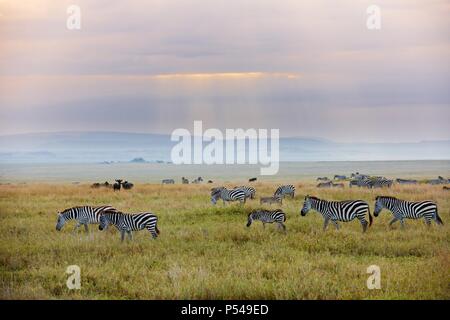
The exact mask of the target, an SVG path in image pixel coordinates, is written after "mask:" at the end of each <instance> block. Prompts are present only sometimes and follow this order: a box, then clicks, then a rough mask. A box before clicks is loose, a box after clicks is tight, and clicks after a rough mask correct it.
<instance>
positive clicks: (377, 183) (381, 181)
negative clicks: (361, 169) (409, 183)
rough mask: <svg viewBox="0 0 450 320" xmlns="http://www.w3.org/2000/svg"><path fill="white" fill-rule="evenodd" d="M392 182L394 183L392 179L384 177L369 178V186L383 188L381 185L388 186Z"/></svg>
mask: <svg viewBox="0 0 450 320" xmlns="http://www.w3.org/2000/svg"><path fill="white" fill-rule="evenodd" d="M393 183H394V181H393V180H389V179H386V178H384V177H375V178H372V179H370V185H371V188H383V187H388V188H390V187H391V186H392V184H393Z"/></svg>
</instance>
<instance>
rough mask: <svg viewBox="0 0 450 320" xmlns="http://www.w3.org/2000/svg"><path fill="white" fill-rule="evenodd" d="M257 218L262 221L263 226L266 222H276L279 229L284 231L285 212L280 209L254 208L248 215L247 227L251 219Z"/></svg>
mask: <svg viewBox="0 0 450 320" xmlns="http://www.w3.org/2000/svg"><path fill="white" fill-rule="evenodd" d="M255 220H259V221H261V222H262V224H263V227H264V228H265V227H266V223H274V222H275V223H276V224H277V225H278V228H279V229H283V231H284V232H286V226H285V225H284V222H285V221H286V214H285V213H284V212H283V211H281V210H280V209H277V210H272V211H271V210H255V211H252V212H250V214H249V215H248V221H247V227H250V225H251V224H252V222H253V221H255Z"/></svg>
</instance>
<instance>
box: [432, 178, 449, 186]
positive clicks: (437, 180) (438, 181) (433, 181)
mask: <svg viewBox="0 0 450 320" xmlns="http://www.w3.org/2000/svg"><path fill="white" fill-rule="evenodd" d="M448 182H449V181H448V179H444V178H443V177H441V176H439V177H438V178H437V179H431V180H428V183H429V184H431V185H436V184H446V183H448Z"/></svg>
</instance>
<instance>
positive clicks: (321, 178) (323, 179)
mask: <svg viewBox="0 0 450 320" xmlns="http://www.w3.org/2000/svg"><path fill="white" fill-rule="evenodd" d="M329 180H330V179H328V177H318V178H317V179H316V181H329Z"/></svg>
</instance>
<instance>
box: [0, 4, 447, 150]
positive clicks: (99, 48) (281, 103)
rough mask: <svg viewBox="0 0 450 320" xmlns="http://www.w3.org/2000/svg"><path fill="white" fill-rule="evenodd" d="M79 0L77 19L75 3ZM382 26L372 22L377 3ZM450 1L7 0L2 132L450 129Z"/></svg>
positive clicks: (1, 20)
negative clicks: (72, 20)
mask: <svg viewBox="0 0 450 320" xmlns="http://www.w3.org/2000/svg"><path fill="white" fill-rule="evenodd" d="M72 4H75V5H78V6H79V7H80V9H81V29H80V30H69V29H67V27H66V21H67V18H68V17H69V14H67V11H66V10H67V7H68V6H69V5H72ZM372 4H376V5H378V6H379V8H380V9H381V29H380V30H369V29H368V28H367V26H366V21H367V18H368V14H367V12H366V9H367V7H368V6H369V5H372ZM449 16H450V1H448V0H446V1H445V0H428V1H418V0H379V1H373V0H371V1H366V0H360V1H358V0H340V1H332V0H329V1H323V0H310V1H299V0H283V1H279V0H227V1H225V0H158V1H148V0H147V1H144V0H127V1H122V0H70V1H66V0H58V1H54V0H27V1H17V0H0V135H5V134H16V133H29V132H54V131H127V132H148V133H169V134H170V133H171V132H172V131H173V130H175V129H177V128H187V129H190V130H192V128H193V121H194V120H202V121H203V127H204V128H205V129H206V128H218V129H221V130H224V129H225V128H244V129H245V128H266V129H272V128H276V129H279V130H280V135H281V136H285V137H287V136H303V137H305V136H308V137H320V138H325V139H329V140H333V141H337V142H413V141H423V140H448V139H450V127H449V126H448V122H449V118H450V93H449V80H450V59H449V57H450V40H449V39H450V37H449V31H450V19H448V17H449Z"/></svg>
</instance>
